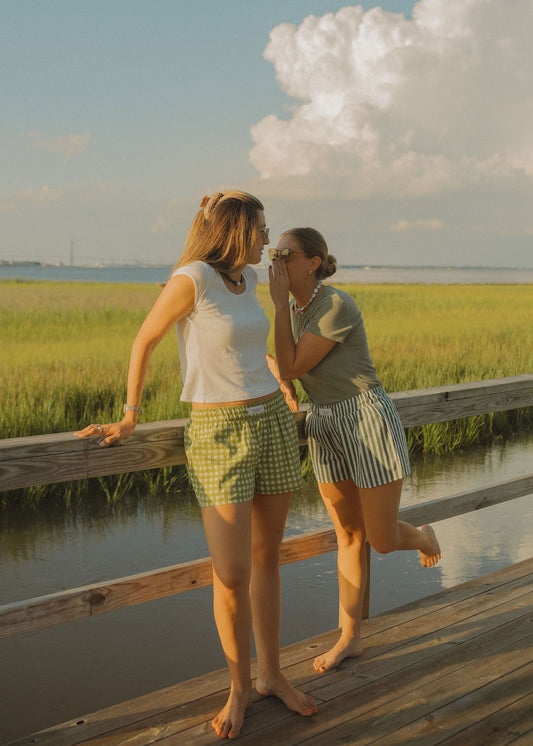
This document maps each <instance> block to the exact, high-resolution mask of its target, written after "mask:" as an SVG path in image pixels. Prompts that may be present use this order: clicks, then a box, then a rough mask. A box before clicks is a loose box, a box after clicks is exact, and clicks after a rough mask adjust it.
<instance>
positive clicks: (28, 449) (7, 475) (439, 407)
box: [0, 374, 533, 491]
mask: <svg viewBox="0 0 533 746" xmlns="http://www.w3.org/2000/svg"><path fill="white" fill-rule="evenodd" d="M391 398H392V399H393V401H394V403H395V404H396V407H397V409H398V411H399V413H400V417H401V419H402V423H403V425H404V427H411V426H413V425H422V424H426V423H429V422H441V421H443V420H449V419H455V418H458V417H467V416H470V415H475V414H484V413H487V412H496V411H502V410H506V409H516V408H517V407H527V406H532V405H533V374H525V375H522V376H511V377H508V378H503V379H493V380H489V381H477V382H471V383H459V384H453V385H450V386H440V387H436V388H431V389H421V390H414V391H403V392H397V393H392V394H391ZM307 409H308V405H303V406H302V411H301V412H297V413H296V414H295V419H296V423H297V425H298V430H299V438H300V443H302V444H303V443H305V433H304V419H305V414H306V411H307ZM186 422H187V420H186V419H181V420H166V421H161V422H152V423H147V424H140V425H138V426H137V428H136V430H135V433H134V434H133V435H132V436H131V438H128V439H127V440H125V441H122V442H121V443H118V444H117V445H115V446H114V447H112V448H106V449H102V448H100V447H99V446H98V445H97V440H98V439H97V438H90V439H84V440H79V439H77V438H74V437H73V434H72V433H57V434H54V435H39V436H32V437H26V438H8V439H5V440H2V441H0V491H2V490H11V489H18V488H21V487H29V486H32V485H37V484H53V483H59V482H64V481H72V480H76V479H85V478H88V477H95V476H107V475H109V474H116V473H122V472H131V471H138V470H140V469H154V468H161V467H163V466H174V465H176V464H184V463H185V461H186V458H185V453H184V449H183V428H184V425H185V423H186Z"/></svg>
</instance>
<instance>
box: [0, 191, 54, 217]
mask: <svg viewBox="0 0 533 746" xmlns="http://www.w3.org/2000/svg"><path fill="white" fill-rule="evenodd" d="M62 195H63V193H62V192H61V191H59V190H58V189H54V188H53V187H50V186H47V185H44V186H42V187H40V188H39V189H26V190H24V191H22V192H18V193H17V194H14V195H12V196H11V197H7V198H6V199H3V200H0V211H1V212H15V211H17V210H19V209H21V208H23V207H27V206H29V207H48V206H49V205H52V204H54V203H55V202H57V201H58V200H59V199H60V198H61V197H62Z"/></svg>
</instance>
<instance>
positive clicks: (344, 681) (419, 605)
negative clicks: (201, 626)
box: [12, 559, 533, 746]
mask: <svg viewBox="0 0 533 746" xmlns="http://www.w3.org/2000/svg"><path fill="white" fill-rule="evenodd" d="M532 600H533V559H529V560H525V561H523V562H521V563H519V564H516V565H513V566H511V567H508V568H505V569H504V570H500V571H498V572H495V573H492V574H490V575H485V576H483V577H481V578H478V579H476V580H473V581H470V582H468V583H464V584H462V585H459V586H456V587H454V588H451V589H449V590H445V591H442V592H440V593H438V594H435V595H433V596H429V597H426V598H424V599H422V600H420V601H416V602H414V603H410V604H408V605H407V606H403V607H401V608H399V609H396V610H393V611H391V612H388V613H386V614H383V615H381V616H378V617H374V618H372V619H367V620H365V621H364V623H363V636H364V642H365V652H364V654H363V656H362V657H361V658H358V659H353V660H347V661H344V662H343V663H342V664H341V665H340V666H339V667H338V668H336V669H335V670H333V671H331V672H329V673H327V674H323V675H317V674H316V673H315V672H314V671H313V668H312V660H313V658H314V657H315V656H316V655H317V654H318V653H320V652H322V651H324V650H326V649H327V648H328V647H329V646H331V644H332V642H333V641H334V640H335V639H336V637H337V631H332V632H329V633H327V634H324V635H320V636H318V637H315V638H312V639H310V640H306V641H304V642H301V643H298V644H294V645H291V646H289V647H287V648H284V649H283V651H282V665H283V668H284V671H285V673H286V674H287V676H288V677H289V679H290V680H291V682H292V683H293V684H295V685H296V686H298V687H300V688H302V689H304V690H305V691H307V692H310V693H312V694H313V696H314V697H315V698H316V699H317V701H318V702H319V707H320V709H319V713H318V714H317V715H316V716H314V717H311V718H303V717H300V716H299V715H294V714H291V713H289V712H288V711H287V710H286V708H285V707H284V706H283V705H282V704H281V703H280V702H279V701H278V700H276V699H274V698H270V697H261V696H258V695H256V696H255V697H254V701H253V705H252V707H251V708H250V709H249V711H248V714H247V717H246V719H245V723H244V727H243V730H242V732H241V736H240V737H239V739H238V743H239V744H254V745H256V744H260V745H263V744H265V745H266V744H276V746H280V745H283V746H287V745H290V744H303V743H305V744H309V745H310V744H316V745H318V744H321V745H323V746H326V745H327V746H331V745H332V744H340V743H345V744H346V743H349V744H355V743H357V744H358V746H361V745H362V744H370V743H372V744H378V745H379V746H384V745H385V744H389V745H390V746H400V745H405V746H413V745H416V746H422V745H424V746H426V744H442V743H446V744H449V745H450V744H456V745H457V746H459V744H460V745H461V746H464V745H465V744H468V746H473V745H474V744H479V745H480V746H481V745H482V746H488V745H490V746H491V745H492V744H504V743H505V744H507V743H514V744H524V746H525V744H532V743H533V635H532V629H533V628H532V624H531V622H532V620H533V608H532ZM228 685H229V679H228V674H227V672H226V671H225V670H224V671H216V672H214V673H211V674H206V675H204V676H201V677H199V678H196V679H192V680H190V681H186V682H183V683H181V684H178V685H176V686H173V687H169V688H167V689H164V690H161V691H158V692H155V693H153V694H149V695H145V696H143V697H139V698H137V699H134V700H130V701H128V702H125V703H123V704H120V705H116V706H113V707H110V708H108V709H105V710H101V711H100V712H97V713H94V714H92V715H88V716H86V717H83V718H79V719H78V720H77V721H71V722H68V723H64V724H63V725H59V726H55V727H53V728H49V729H47V730H46V731H42V732H40V733H37V734H34V735H32V736H29V737H27V738H23V739H20V740H17V741H13V742H12V743H13V744H17V746H20V745H21V744H43V745H46V746H51V745H52V744H53V745H54V746H55V745H57V746H59V745H60V744H69V745H70V744H84V743H91V744H105V745H106V746H112V745H113V744H117V745H118V744H136V745H140V744H150V743H162V744H165V746H170V744H180V746H182V745H186V744H194V746H201V745H202V744H220V743H221V742H222V741H221V739H219V738H218V737H217V736H216V735H215V734H214V733H213V731H212V729H211V726H210V720H211V718H212V717H213V716H214V715H215V714H216V713H217V712H218V710H219V709H220V708H221V707H222V705H223V704H224V702H225V700H226V697H227V693H228V690H227V687H228Z"/></svg>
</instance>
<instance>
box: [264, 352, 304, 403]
mask: <svg viewBox="0 0 533 746" xmlns="http://www.w3.org/2000/svg"><path fill="white" fill-rule="evenodd" d="M266 360H267V365H268V367H269V368H270V372H271V373H272V375H273V376H274V378H275V379H276V381H278V383H279V387H280V389H281V391H282V393H283V396H284V397H285V401H286V402H287V404H288V407H289V409H290V410H291V412H297V411H298V394H297V393H296V387H295V385H294V383H293V382H292V381H291V380H288V381H283V380H282V379H281V378H280V376H279V368H278V364H277V362H276V358H274V357H272V355H267V356H266Z"/></svg>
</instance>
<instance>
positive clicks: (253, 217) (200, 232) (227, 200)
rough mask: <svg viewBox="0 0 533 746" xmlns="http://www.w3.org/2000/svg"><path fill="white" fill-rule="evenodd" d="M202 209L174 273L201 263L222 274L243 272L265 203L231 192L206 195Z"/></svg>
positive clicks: (196, 217)
mask: <svg viewBox="0 0 533 746" xmlns="http://www.w3.org/2000/svg"><path fill="white" fill-rule="evenodd" d="M200 208H201V209H200V210H199V211H198V212H197V213H196V215H195V217H194V220H193V222H192V225H191V228H190V230H189V235H188V236H187V241H186V243H185V249H184V250H183V254H182V255H181V257H180V259H179V260H178V261H177V262H176V264H175V266H174V268H173V270H174V269H176V268H177V267H183V266H184V265H186V264H191V262H195V261H198V260H200V261H203V262H207V264H210V265H211V266H212V267H214V269H216V270H219V271H220V270H221V271H222V272H231V271H234V270H239V269H242V268H243V267H244V266H245V265H246V264H247V263H248V257H249V256H250V251H251V249H252V247H253V245H254V243H255V241H256V239H257V226H258V224H259V215H258V212H259V211H260V210H264V209H265V208H264V207H263V205H262V203H261V202H260V201H259V200H258V199H257V197H254V196H253V195H252V194H248V193H247V192H239V191H227V192H215V194H212V195H211V196H210V197H208V196H207V195H206V196H205V197H204V198H203V199H202V202H201V203H200Z"/></svg>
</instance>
